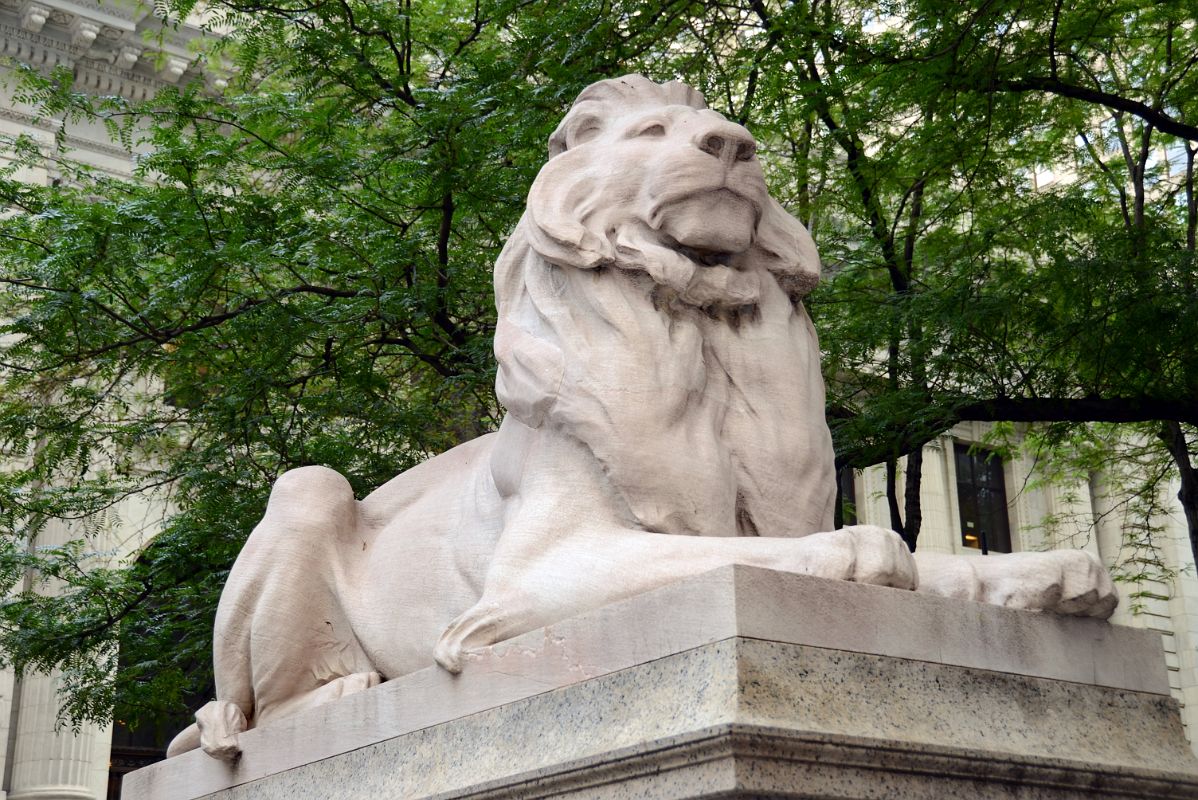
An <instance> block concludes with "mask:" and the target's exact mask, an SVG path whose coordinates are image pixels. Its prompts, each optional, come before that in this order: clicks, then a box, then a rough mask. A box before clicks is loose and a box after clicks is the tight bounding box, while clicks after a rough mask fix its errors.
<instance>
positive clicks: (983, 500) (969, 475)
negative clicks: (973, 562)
mask: <svg viewBox="0 0 1198 800" xmlns="http://www.w3.org/2000/svg"><path fill="white" fill-rule="evenodd" d="M954 450H955V452H956V456H957V506H958V507H959V508H960V510H961V544H963V545H964V546H966V547H972V548H974V549H976V550H981V551H982V552H983V553H985V552H989V551H991V550H993V551H994V552H996V553H1009V552H1011V528H1010V525H1009V524H1008V522H1007V492H1006V488H1005V486H1004V485H1003V474H1002V459H1001V458H999V457H998V455H997V454H996V453H994V452H993V451H990V450H983V449H981V448H979V447H971V446H970V445H967V444H961V443H957V445H956V446H955V448H954Z"/></svg>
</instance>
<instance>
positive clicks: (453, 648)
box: [433, 600, 501, 675]
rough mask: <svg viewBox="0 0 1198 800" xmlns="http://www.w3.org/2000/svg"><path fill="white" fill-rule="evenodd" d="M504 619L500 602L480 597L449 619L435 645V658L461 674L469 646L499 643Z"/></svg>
mask: <svg viewBox="0 0 1198 800" xmlns="http://www.w3.org/2000/svg"><path fill="white" fill-rule="evenodd" d="M500 619H501V616H500V613H499V608H498V606H497V605H495V604H493V603H487V604H484V603H483V602H482V601H481V600H480V601H479V602H478V603H476V604H475V605H474V606H473V607H471V608H470V609H469V610H467V611H466V612H465V613H464V614H462V615H461V616H459V617H458V618H457V619H455V620H454V621H453V622H451V623H449V627H447V628H446V629H445V631H444V632H443V633H442V634H441V638H440V639H438V640H437V644H436V646H435V647H434V648H433V659H434V660H435V661H436V662H437V663H438V664H440V665H441V666H442V667H444V668H445V669H446V670H447V671H448V672H451V673H453V674H454V675H457V674H458V673H459V672H461V671H462V656H463V655H464V653H465V652H466V650H467V649H473V648H475V647H486V646H487V645H489V644H495V642H496V641H497V638H496V632H497V631H498V629H499V622H500Z"/></svg>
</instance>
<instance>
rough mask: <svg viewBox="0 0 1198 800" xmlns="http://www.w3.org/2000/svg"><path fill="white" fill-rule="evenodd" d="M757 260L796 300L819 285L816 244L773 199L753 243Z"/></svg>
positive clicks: (769, 202)
mask: <svg viewBox="0 0 1198 800" xmlns="http://www.w3.org/2000/svg"><path fill="white" fill-rule="evenodd" d="M753 248H754V255H755V258H757V259H758V260H759V263H760V264H761V265H762V266H763V267H765V268H766V269H767V270H768V271H770V272H772V273H773V274H774V276H775V277H777V279H778V283H780V284H781V285H782V288H783V289H785V290H786V291H787V293H788V294H790V295H791V296H792V297H794V298H795V299H798V298H801V297H803V296H804V295H806V294H807V293H808V292H810V291H811V290H812V289H814V288H815V286H816V284H818V283H819V271H820V267H819V252H818V251H817V250H816V249H815V240H814V239H812V238H811V234H810V233H808V232H807V229H806V228H804V227H803V223H801V222H799V221H798V220H797V219H795V218H794V217H792V216H791V215H790V214H789V213H788V212H787V211H786V209H784V208H783V207H782V206H781V205H779V203H778V201H777V200H774V198H772V197H771V198H769V199H768V200H767V201H766V203H765V208H764V210H763V211H762V215H761V222H760V223H758V225H757V238H756V240H755V241H754V242H753Z"/></svg>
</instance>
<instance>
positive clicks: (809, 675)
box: [124, 566, 1198, 800]
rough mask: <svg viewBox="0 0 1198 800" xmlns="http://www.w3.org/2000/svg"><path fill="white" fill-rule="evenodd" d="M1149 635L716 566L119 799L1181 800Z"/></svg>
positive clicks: (1181, 756)
mask: <svg viewBox="0 0 1198 800" xmlns="http://www.w3.org/2000/svg"><path fill="white" fill-rule="evenodd" d="M1159 639H1160V637H1159V636H1158V635H1156V634H1153V633H1151V632H1147V631H1136V630H1131V629H1122V628H1119V627H1117V626H1111V625H1109V624H1106V623H1103V622H1098V621H1095V620H1087V619H1078V618H1062V617H1056V616H1052V615H1046V614H1034V613H1030V612H1019V611H1013V610H1010V609H1003V608H998V607H994V606H987V605H982V604H977V603H968V602H961V601H952V600H946V599H942V598H937V597H930V596H924V595H920V594H916V593H913V592H904V591H900V590H897V589H887V588H883V587H872V586H862V585H854V584H850V583H845V582H840V581H828V580H823V579H819V578H812V577H807V576H799V575H792V574H787V573H778V572H773V571H770V570H764V569H759V568H751V567H744V566H732V567H725V568H721V569H718V570H714V571H712V572H709V573H706V574H704V575H700V576H697V577H695V578H692V579H689V580H685V581H681V582H678V583H676V584H672V585H669V586H666V587H663V588H662V589H659V590H657V591H654V592H649V593H646V594H644V595H640V596H637V597H633V598H630V599H628V600H625V601H622V602H619V603H615V604H612V605H609V606H606V607H603V608H600V609H596V610H594V611H591V612H588V613H585V614H582V615H579V616H577V617H574V618H572V619H569V620H566V621H564V622H562V623H558V624H556V625H551V626H548V627H547V628H544V629H542V630H538V631H533V632H530V633H528V634H525V635H523V636H520V637H517V638H516V639H513V640H511V641H509V642H504V643H502V644H499V645H495V646H493V647H490V648H486V649H484V650H482V651H480V652H478V653H475V654H472V655H471V657H470V658H469V659H468V660H467V662H466V664H465V667H464V669H463V671H462V673H461V674H460V675H457V676H453V675H450V674H449V673H447V672H445V671H444V670H441V669H439V668H429V669H426V670H422V671H419V672H416V673H413V674H411V675H407V676H404V677H402V678H399V679H397V680H394V681H389V682H387V683H385V684H383V685H381V686H379V687H376V688H374V689H370V690H368V691H363V692H361V693H359V694H355V695H352V696H348V697H344V698H342V699H341V700H339V701H337V702H334V703H330V704H327V705H324V706H320V707H317V708H313V709H308V710H306V711H301V712H298V713H296V714H294V715H292V716H289V717H285V718H282V719H279V720H277V721H275V722H274V723H271V724H267V725H264V726H262V727H259V728H256V729H253V730H250V731H247V732H245V733H242V734H240V736H239V744H240V746H241V749H242V756H241V758H240V759H239V760H238V761H237V762H236V763H235V764H232V765H230V764H227V763H225V762H222V761H219V760H216V759H213V758H210V757H208V756H207V755H206V754H204V753H203V752H200V751H193V752H190V753H185V754H183V755H181V756H179V757H177V758H173V759H170V760H169V761H167V762H163V763H161V764H157V765H154V766H153V767H149V768H147V769H145V770H141V771H139V772H137V773H133V774H132V775H130V776H129V777H127V778H126V784H125V786H126V789H125V795H124V797H125V798H126V800H168V798H169V800H190V799H191V798H197V797H203V796H207V795H212V798H213V800H239V799H240V798H250V797H253V798H262V799H263V800H269V799H270V798H274V797H279V798H283V797H288V798H290V797H297V796H306V797H346V798H355V799H357V800H365V799H366V798H384V797H385V798H394V797H426V796H446V797H448V796H463V795H464V794H470V796H494V797H504V796H521V797H526V796H527V797H533V796H542V795H548V794H552V793H554V792H559V791H560V792H562V793H564V794H565V795H566V796H577V797H623V796H631V797H654V796H660V797H697V796H708V795H705V794H702V793H698V792H700V787H703V788H702V791H703V792H707V791H708V790H710V791H715V789H716V788H718V787H724V788H725V789H726V790H727V791H728V792H730V793H731V794H729V795H727V796H747V795H745V793H748V794H750V795H751V794H753V793H755V792H757V791H759V790H760V791H762V792H764V791H767V790H768V787H770V786H774V785H775V784H776V782H778V781H797V780H803V781H811V782H812V783H811V785H812V786H816V787H825V788H827V790H828V791H829V792H849V791H850V789H851V788H852V787H854V786H858V787H861V786H865V787H873V788H871V789H869V791H871V792H875V794H868V793H867V794H860V795H854V794H851V793H850V794H835V793H833V794H827V795H810V796H832V797H858V796H860V797H880V796H887V797H889V796H894V797H916V796H951V792H952V791H961V792H963V791H966V789H968V792H966V794H965V795H963V796H969V797H975V796H976V797H991V796H992V797H1004V796H1007V795H1002V794H996V793H994V792H998V791H999V790H998V789H997V788H995V787H994V786H992V785H991V784H990V783H987V780H989V779H988V778H987V776H988V775H990V776H991V777H993V776H1002V775H1006V776H1008V777H1007V778H1004V780H1007V779H1010V776H1013V775H1033V774H1034V775H1039V776H1055V777H1051V781H1055V782H1056V783H1055V784H1053V785H1054V786H1058V789H1053V790H1052V791H1053V792H1055V793H1052V792H1050V793H1047V794H1041V795H1035V794H1025V795H1019V796H1020V797H1033V796H1034V797H1040V796H1043V797H1054V798H1055V797H1082V796H1086V795H1084V794H1079V793H1076V792H1079V791H1080V790H1079V789H1078V788H1077V787H1078V786H1080V785H1082V784H1086V785H1089V783H1093V782H1094V781H1105V782H1107V784H1109V785H1110V786H1124V784H1125V783H1127V782H1128V781H1131V782H1133V783H1136V785H1141V784H1142V785H1143V786H1151V787H1156V786H1158V783H1154V781H1156V782H1159V781H1165V783H1164V784H1161V785H1163V786H1165V787H1166V790H1167V791H1166V790H1161V791H1165V793H1164V794H1155V795H1154V794H1144V793H1142V792H1141V793H1139V794H1136V793H1135V792H1134V791H1133V792H1132V793H1131V794H1127V795H1125V796H1143V797H1156V796H1160V797H1168V796H1179V797H1180V796H1188V795H1185V794H1173V795H1170V794H1169V793H1168V792H1172V791H1173V789H1172V788H1168V787H1169V786H1173V785H1175V786H1182V787H1189V788H1188V789H1187V791H1198V782H1193V783H1186V782H1185V781H1188V780H1190V778H1188V777H1185V776H1186V775H1190V774H1191V773H1193V774H1194V775H1198V762H1193V761H1192V756H1190V755H1188V754H1189V749H1188V746H1187V745H1186V743H1185V741H1184V738H1183V737H1182V733H1181V728H1180V723H1179V722H1178V719H1177V710H1176V704H1175V702H1174V701H1173V700H1172V699H1171V698H1170V697H1169V696H1168V685H1167V683H1166V682H1165V678H1164V668H1163V664H1162V662H1161V661H1160V644H1159ZM1187 758H1189V759H1190V760H1189V761H1187V760H1186V759H1187ZM900 764H901V765H903V766H902V769H899V765H900ZM1062 765H1065V766H1062ZM950 767H951V769H950ZM1062 769H1063V770H1064V773H1061V774H1064V775H1065V777H1064V778H1062V777H1060V774H1058V773H1060V771H1061V770H1062ZM911 770H915V772H916V773H918V774H919V775H922V776H923V777H920V778H919V779H918V780H916V779H915V778H913V777H912V776H911V775H910V774H908V773H910V772H911ZM946 770H947V771H948V772H951V773H952V774H953V775H955V776H956V777H953V778H951V779H949V778H948V777H945V775H944V774H943V773H945V771H946ZM1104 770H1105V771H1104ZM925 772H926V773H927V774H925ZM931 774H939V775H941V777H938V778H936V779H935V780H934V781H933V783H932V784H928V783H927V781H928V780H932V779H931V778H930V777H928V775H931ZM605 776H606V777H605ZM1162 776H1163V777H1162ZM1179 776H1180V777H1179ZM1133 778H1134V781H1133ZM675 779H677V783H675V782H674V781H675ZM1037 780H1039V778H1037ZM1045 780H1048V778H1045ZM609 781H614V783H610V782H609ZM1169 781H1173V784H1170V783H1169ZM1178 781H1181V782H1180V783H1178ZM1195 781H1198V778H1195ZM1079 782H1080V783H1079ZM1087 782H1089V783H1087ZM892 785H893V786H895V787H899V788H898V789H895V791H897V792H899V793H898V794H886V793H885V792H888V791H890V790H889V789H885V787H887V786H892ZM929 785H933V786H936V787H940V788H939V789H937V790H936V791H938V792H939V791H941V790H943V791H944V792H946V793H949V794H943V795H942V794H935V795H927V794H924V795H919V794H917V793H915V792H917V790H921V789H919V787H921V786H922V787H923V789H922V790H921V791H927V787H928V786H929ZM1104 785H1105V784H1104ZM903 787H905V788H903ZM979 787H981V788H979ZM1060 787H1064V788H1060ZM770 791H772V790H770ZM813 791H814V790H813ZM820 791H823V789H821V790H820ZM854 791H855V790H854ZM862 791H864V789H863V790H862ZM1136 791H1139V790H1136ZM1153 791H1156V789H1154V790H1153ZM686 792H691V794H687V793H686ZM877 792H882V794H877ZM987 792H989V794H987ZM1069 792H1075V793H1074V794H1069ZM737 793H741V794H737ZM790 796H795V797H801V796H808V795H801V794H794V795H790Z"/></svg>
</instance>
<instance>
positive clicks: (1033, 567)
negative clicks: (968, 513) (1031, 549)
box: [916, 550, 1119, 619]
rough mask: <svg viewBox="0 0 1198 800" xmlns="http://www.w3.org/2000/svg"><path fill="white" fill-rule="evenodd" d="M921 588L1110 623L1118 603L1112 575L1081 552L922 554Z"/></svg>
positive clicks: (1090, 556)
mask: <svg viewBox="0 0 1198 800" xmlns="http://www.w3.org/2000/svg"><path fill="white" fill-rule="evenodd" d="M916 560H917V561H918V563H919V572H920V585H919V589H920V591H923V592H928V593H930V594H939V595H943V596H946V597H959V598H965V599H969V600H978V601H980V602H983V603H992V604H994V605H999V606H1006V607H1008V608H1021V609H1026V610H1029V611H1050V612H1053V613H1056V614H1071V615H1074V616H1079V617H1097V618H1099V619H1107V618H1108V617H1110V616H1111V614H1112V613H1114V611H1115V606H1117V605H1118V604H1119V595H1118V593H1117V592H1116V591H1115V584H1114V583H1113V582H1112V581H1111V576H1110V575H1109V574H1108V573H1107V570H1106V568H1105V567H1103V565H1102V563H1101V562H1100V561H1099V560H1098V558H1097V557H1095V556H1093V555H1091V554H1090V553H1086V552H1084V551H1082V550H1053V551H1050V552H1047V553H1008V554H1005V555H989V556H983V557H980V558H979V557H970V556H951V555H945V554H940V553H919V554H917V555H916Z"/></svg>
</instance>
